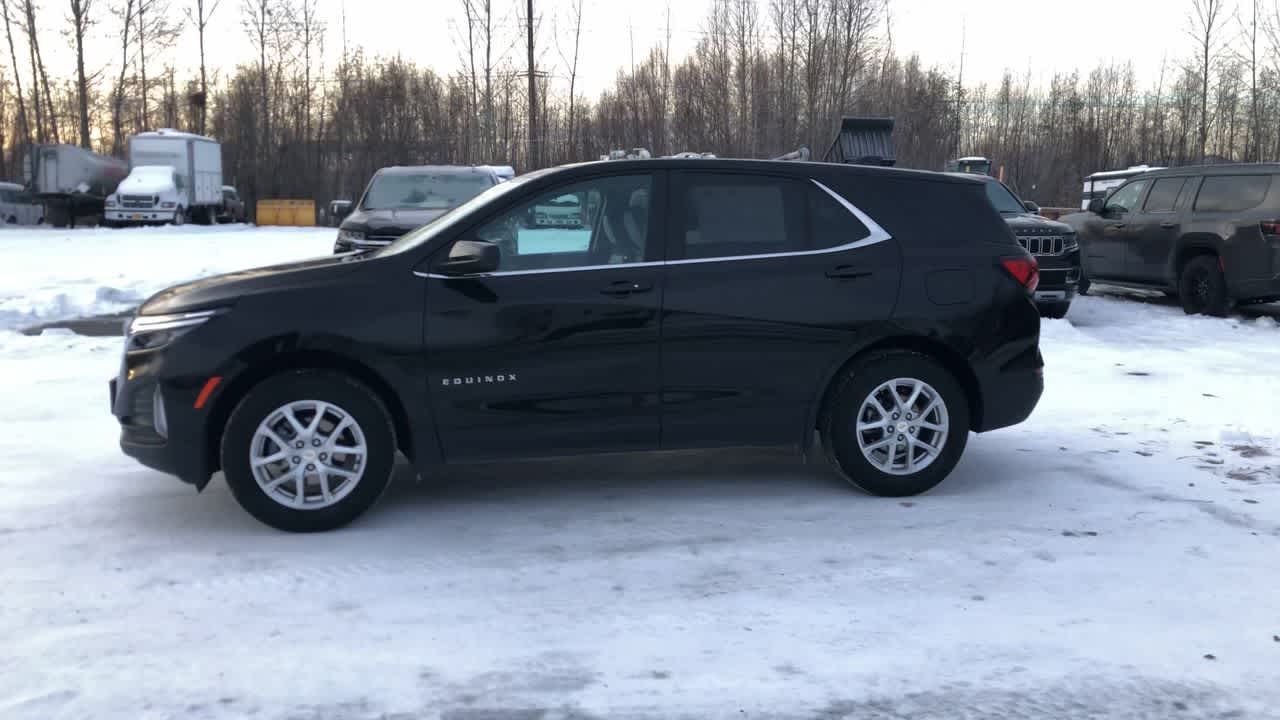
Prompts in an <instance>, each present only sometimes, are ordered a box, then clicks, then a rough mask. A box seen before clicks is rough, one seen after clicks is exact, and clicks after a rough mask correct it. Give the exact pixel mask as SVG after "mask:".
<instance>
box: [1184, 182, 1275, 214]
mask: <svg viewBox="0 0 1280 720" xmlns="http://www.w3.org/2000/svg"><path fill="white" fill-rule="evenodd" d="M1270 189H1271V176H1270V175H1210V176H1208V177H1206V178H1205V179H1204V182H1203V183H1202V184H1201V185H1200V194H1199V195H1197V196H1196V212H1236V211H1239V210H1248V209H1250V208H1255V207H1257V206H1258V205H1260V204H1261V203H1262V200H1263V198H1265V197H1266V196H1267V191H1268V190H1270Z"/></svg>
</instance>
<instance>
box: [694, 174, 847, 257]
mask: <svg viewBox="0 0 1280 720" xmlns="http://www.w3.org/2000/svg"><path fill="white" fill-rule="evenodd" d="M680 188H681V189H680V195H681V198H682V200H683V206H684V215H685V223H684V232H683V234H682V236H681V238H680V239H682V240H683V244H684V247H683V257H685V258H688V259H708V258H734V257H749V256H752V255H769V254H776V253H793V252H804V251H809V250H823V249H827V248H833V247H838V246H840V245H845V244H848V243H851V242H856V241H857V240H861V239H863V238H865V237H867V236H868V235H869V234H870V231H869V230H868V229H867V227H866V226H865V225H864V224H863V223H862V222H861V221H860V220H859V219H858V218H857V217H855V216H854V215H853V214H852V213H851V212H849V210H848V209H847V208H845V207H844V206H843V205H842V204H841V203H840V201H839V200H837V199H836V198H834V197H832V196H831V195H830V194H828V193H827V192H826V191H824V190H822V189H821V188H819V187H818V186H817V185H815V184H814V183H812V182H810V181H808V180H807V179H802V178H784V177H771V176H762V175H731V174H713V173H684V174H682V175H681V184H680Z"/></svg>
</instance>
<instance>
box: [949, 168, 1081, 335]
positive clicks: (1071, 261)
mask: <svg viewBox="0 0 1280 720" xmlns="http://www.w3.org/2000/svg"><path fill="white" fill-rule="evenodd" d="M963 177H976V178H979V179H981V180H982V181H983V182H985V183H986V185H987V198H988V199H989V200H990V201H991V204H992V205H993V206H995V209H996V211H997V212H999V213H1000V216H1001V217H1003V218H1004V221H1005V222H1007V223H1008V224H1009V229H1010V230H1013V234H1014V237H1016V238H1017V239H1018V244H1019V245H1021V246H1022V247H1024V248H1026V250H1027V252H1029V253H1031V254H1032V255H1034V256H1035V258H1036V261H1037V262H1038V263H1039V264H1040V284H1039V285H1038V286H1037V287H1036V291H1035V298H1036V306H1037V307H1039V308H1040V314H1041V315H1042V316H1044V317H1048V318H1062V317H1066V315H1067V310H1068V309H1070V308H1071V301H1072V299H1074V298H1075V296H1076V285H1077V283H1079V281H1080V244H1079V243H1078V242H1077V241H1076V231H1075V230H1073V229H1072V228H1071V226H1070V225H1068V224H1066V223H1062V222H1058V221H1056V220H1050V219H1048V218H1044V217H1040V214H1039V213H1040V208H1039V207H1038V206H1037V205H1036V204H1035V203H1033V202H1023V201H1022V200H1020V199H1018V196H1017V195H1015V194H1014V193H1013V191H1012V190H1010V189H1009V188H1008V187H1006V186H1005V184H1004V183H1002V182H1000V181H999V180H997V179H995V178H993V177H989V176H986V175H970V174H963Z"/></svg>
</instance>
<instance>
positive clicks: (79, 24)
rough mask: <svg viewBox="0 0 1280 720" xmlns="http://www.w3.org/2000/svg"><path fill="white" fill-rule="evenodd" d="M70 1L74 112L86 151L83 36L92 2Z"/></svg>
mask: <svg viewBox="0 0 1280 720" xmlns="http://www.w3.org/2000/svg"><path fill="white" fill-rule="evenodd" d="M70 1H71V18H70V20H71V34H72V36H73V38H74V40H75V48H76V105H77V107H76V111H77V115H78V116H79V120H80V147H82V148H85V149H88V148H89V147H90V140H89V80H88V78H87V77H86V75H85V70H84V36H85V35H86V34H87V33H88V32H89V27H90V26H91V25H93V23H94V21H93V19H92V18H91V17H90V14H89V13H90V11H91V10H92V9H93V0H70Z"/></svg>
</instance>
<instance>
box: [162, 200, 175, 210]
mask: <svg viewBox="0 0 1280 720" xmlns="http://www.w3.org/2000/svg"><path fill="white" fill-rule="evenodd" d="M177 204H178V203H175V202H169V201H168V200H166V201H164V202H162V203H160V207H162V208H171V207H173V206H174V205H177Z"/></svg>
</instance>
